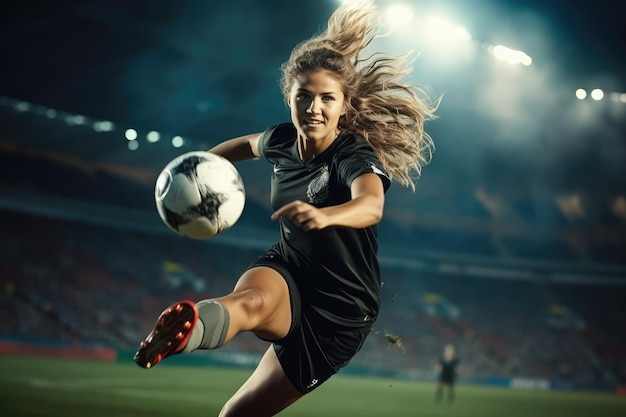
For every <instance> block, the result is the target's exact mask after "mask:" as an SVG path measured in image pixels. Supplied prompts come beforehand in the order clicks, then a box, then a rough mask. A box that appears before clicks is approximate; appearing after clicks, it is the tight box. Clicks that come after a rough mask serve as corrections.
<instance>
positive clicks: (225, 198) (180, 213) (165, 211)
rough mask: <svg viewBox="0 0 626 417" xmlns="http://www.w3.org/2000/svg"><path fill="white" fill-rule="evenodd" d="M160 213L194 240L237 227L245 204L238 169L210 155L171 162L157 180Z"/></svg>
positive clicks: (199, 154)
mask: <svg viewBox="0 0 626 417" xmlns="http://www.w3.org/2000/svg"><path fill="white" fill-rule="evenodd" d="M154 197H155V201H156V206H157V210H158V212H159V215H160V216H161V219H162V220H163V222H165V224H166V225H167V226H168V227H169V228H170V229H172V230H173V231H175V232H176V233H178V234H180V235H182V236H185V237H188V238H191V239H207V238H211V237H214V236H217V235H218V234H220V233H222V232H224V231H226V230H228V229H229V228H230V227H231V226H233V225H234V224H235V223H236V222H237V220H238V219H239V217H240V216H241V213H242V212H243V208H244V204H245V199H246V196H245V189H244V185H243V181H242V179H241V176H240V175H239V172H238V171H237V169H236V168H235V166H234V165H233V164H232V163H230V161H228V160H227V159H225V158H223V157H221V156H219V155H216V154H214V153H210V152H202V151H195V152H188V153H186V154H183V155H180V156H178V157H177V158H175V159H173V160H172V161H171V162H170V163H168V164H167V165H166V166H165V168H164V169H163V171H161V174H159V177H158V178H157V181H156V187H155V190H154Z"/></svg>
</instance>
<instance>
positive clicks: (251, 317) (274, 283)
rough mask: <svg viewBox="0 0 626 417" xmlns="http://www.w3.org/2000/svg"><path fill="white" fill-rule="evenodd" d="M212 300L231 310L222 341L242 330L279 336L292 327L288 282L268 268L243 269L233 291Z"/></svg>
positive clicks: (259, 334)
mask: <svg viewBox="0 0 626 417" xmlns="http://www.w3.org/2000/svg"><path fill="white" fill-rule="evenodd" d="M215 300H216V301H219V302H220V303H222V304H223V305H224V306H226V308H227V309H228V311H229V313H230V326H229V328H228V333H227V335H226V340H225V343H228V342H229V341H231V340H232V339H233V337H235V336H236V335H237V334H238V333H241V332H245V331H251V332H253V333H254V334H256V335H257V336H260V337H262V338H265V339H270V340H272V339H281V338H283V337H285V336H286V335H287V333H288V332H289V329H290V327H291V302H290V300H289V288H288V287H287V282H286V281H285V280H284V278H283V277H282V276H281V275H280V274H279V273H278V272H276V271H275V270H273V269H271V268H267V267H256V268H252V269H250V270H248V271H246V272H245V273H244V274H243V275H242V276H241V278H239V281H237V285H235V288H234V290H233V292H232V293H230V294H228V295H226V296H224V297H220V298H216V299H215Z"/></svg>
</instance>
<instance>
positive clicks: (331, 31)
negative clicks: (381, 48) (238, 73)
mask: <svg viewBox="0 0 626 417" xmlns="http://www.w3.org/2000/svg"><path fill="white" fill-rule="evenodd" d="M380 27H382V25H381V19H380V16H379V14H378V12H377V10H376V8H375V6H374V5H373V3H372V1H371V0H364V1H361V2H352V3H350V2H349V3H346V4H344V5H342V6H340V7H339V8H338V9H337V10H335V12H334V13H333V14H332V15H331V16H330V18H329V20H328V24H327V28H326V30H325V31H324V32H323V33H321V34H319V35H317V36H314V37H312V38H310V39H308V40H306V41H304V42H302V43H300V44H299V45H297V46H296V47H295V48H294V49H293V51H292V53H291V56H290V57H289V60H288V61H287V62H285V63H284V64H283V65H282V67H281V71H282V75H281V80H280V85H281V90H282V93H283V96H284V98H285V101H287V100H288V97H289V93H290V90H291V87H292V85H293V82H294V80H295V78H296V77H297V76H299V75H301V74H305V73H307V72H310V71H315V70H329V71H331V72H332V73H334V74H335V75H336V76H337V79H338V80H339V81H340V82H341V83H342V85H343V88H344V91H343V92H344V96H345V102H346V114H345V116H342V117H341V119H340V121H339V129H341V130H345V131H350V132H353V133H355V134H358V135H360V136H362V137H364V138H365V139H366V140H367V141H368V142H369V143H371V144H372V146H373V147H374V149H375V150H376V153H377V154H378V157H379V158H380V161H381V163H382V164H383V166H384V167H385V169H386V171H387V172H388V173H389V176H390V177H391V179H392V180H395V181H396V182H398V183H400V184H402V185H404V186H408V187H411V188H412V189H413V190H415V182H416V181H417V179H418V178H419V176H420V175H421V172H422V167H423V166H425V165H426V164H428V163H429V162H430V160H431V158H432V154H433V152H434V150H435V146H434V143H433V140H432V138H431V137H430V136H429V135H428V133H426V132H425V130H424V123H425V121H427V120H429V119H433V118H435V115H434V112H435V110H436V107H437V105H438V103H439V99H437V100H435V101H430V99H428V94H427V92H426V89H424V88H420V87H418V86H416V85H413V84H409V83H406V82H404V81H403V80H404V78H405V77H406V76H407V75H408V74H409V73H410V72H411V70H412V64H413V62H414V58H413V57H412V56H411V55H412V54H411V53H406V54H403V55H399V56H387V55H384V54H382V53H374V54H372V55H370V56H368V57H366V58H362V57H361V56H360V54H361V53H362V52H363V50H364V49H365V48H367V46H368V45H369V44H370V43H371V42H372V41H373V40H374V39H375V38H376V37H378V36H379V35H380V32H379V28H380Z"/></svg>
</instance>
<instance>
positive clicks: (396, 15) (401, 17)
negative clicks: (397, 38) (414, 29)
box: [385, 4, 414, 29]
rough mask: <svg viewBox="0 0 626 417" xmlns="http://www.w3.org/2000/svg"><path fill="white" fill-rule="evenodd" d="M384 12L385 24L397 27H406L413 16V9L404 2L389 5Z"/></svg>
mask: <svg viewBox="0 0 626 417" xmlns="http://www.w3.org/2000/svg"><path fill="white" fill-rule="evenodd" d="M385 14H386V16H387V24H388V25H389V26H390V27H393V28H397V29H403V28H406V27H408V26H409V24H410V23H411V21H412V20H413V18H414V13H413V9H411V8H410V7H409V6H406V5H404V4H394V5H391V6H389V7H388V8H387V11H386V12H385Z"/></svg>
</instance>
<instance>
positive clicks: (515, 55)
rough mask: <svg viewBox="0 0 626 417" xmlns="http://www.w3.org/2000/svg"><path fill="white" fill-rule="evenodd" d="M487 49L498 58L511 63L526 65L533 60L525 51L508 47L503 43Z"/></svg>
mask: <svg viewBox="0 0 626 417" xmlns="http://www.w3.org/2000/svg"><path fill="white" fill-rule="evenodd" d="M487 50H488V51H489V53H491V55H493V56H494V57H495V58H496V59H498V60H500V61H503V62H506V63H507V64H509V65H518V64H522V65H524V66H529V65H530V64H532V62H533V60H532V58H531V57H530V56H528V55H527V54H526V53H525V52H522V51H517V50H515V49H511V48H507V47H506V46H503V45H495V46H493V47H489V48H487Z"/></svg>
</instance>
